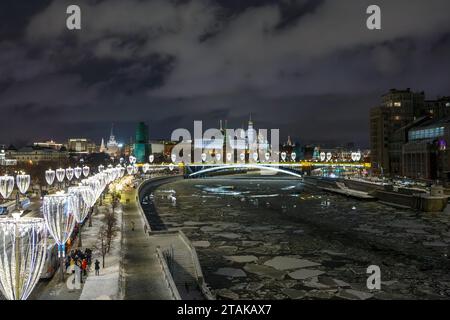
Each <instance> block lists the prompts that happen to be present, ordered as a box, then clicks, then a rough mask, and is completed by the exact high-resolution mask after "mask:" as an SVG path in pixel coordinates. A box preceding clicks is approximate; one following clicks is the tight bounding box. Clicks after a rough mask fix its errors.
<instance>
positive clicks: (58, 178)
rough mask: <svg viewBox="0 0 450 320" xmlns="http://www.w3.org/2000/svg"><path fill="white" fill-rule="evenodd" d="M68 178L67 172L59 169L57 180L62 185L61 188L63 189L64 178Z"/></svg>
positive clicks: (57, 170)
mask: <svg viewBox="0 0 450 320" xmlns="http://www.w3.org/2000/svg"><path fill="white" fill-rule="evenodd" d="M65 176H66V170H64V169H62V168H59V169H56V180H58V182H59V183H60V186H61V187H62V186H63V184H62V182H63V181H64V177H65Z"/></svg>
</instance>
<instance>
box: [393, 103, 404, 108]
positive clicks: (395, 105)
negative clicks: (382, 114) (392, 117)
mask: <svg viewBox="0 0 450 320" xmlns="http://www.w3.org/2000/svg"><path fill="white" fill-rule="evenodd" d="M401 106H402V103H401V102H394V107H401Z"/></svg>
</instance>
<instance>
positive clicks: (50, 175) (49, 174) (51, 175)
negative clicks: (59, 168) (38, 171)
mask: <svg viewBox="0 0 450 320" xmlns="http://www.w3.org/2000/svg"><path fill="white" fill-rule="evenodd" d="M45 181H47V184H48V185H49V186H51V185H52V184H53V181H55V170H52V169H48V170H46V171H45Z"/></svg>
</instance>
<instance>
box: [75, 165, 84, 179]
mask: <svg viewBox="0 0 450 320" xmlns="http://www.w3.org/2000/svg"><path fill="white" fill-rule="evenodd" d="M73 173H74V175H75V179H79V178H80V177H81V174H82V173H83V169H81V168H80V167H76V168H75V169H73Z"/></svg>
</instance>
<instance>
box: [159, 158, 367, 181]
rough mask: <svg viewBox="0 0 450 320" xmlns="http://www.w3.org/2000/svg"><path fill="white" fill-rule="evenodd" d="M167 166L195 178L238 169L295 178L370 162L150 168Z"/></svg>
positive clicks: (354, 168)
mask: <svg viewBox="0 0 450 320" xmlns="http://www.w3.org/2000/svg"><path fill="white" fill-rule="evenodd" d="M167 167H169V168H170V169H171V170H173V169H175V168H179V169H182V170H183V171H184V175H185V177H189V178H195V177H201V176H204V175H207V174H209V173H214V172H227V171H230V172H236V171H239V170H265V171H268V172H273V173H284V174H287V175H291V176H294V177H297V178H302V176H303V175H304V174H305V173H306V172H307V173H310V172H311V171H313V170H323V171H325V172H333V171H338V172H346V171H347V172H348V171H358V170H367V169H370V167H371V166H370V163H363V162H313V161H302V162H296V163H289V162H280V163H229V164H228V163H190V164H183V163H179V164H173V163H172V164H165V163H162V164H153V165H151V166H150V170H151V169H157V168H160V169H165V168H167Z"/></svg>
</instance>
